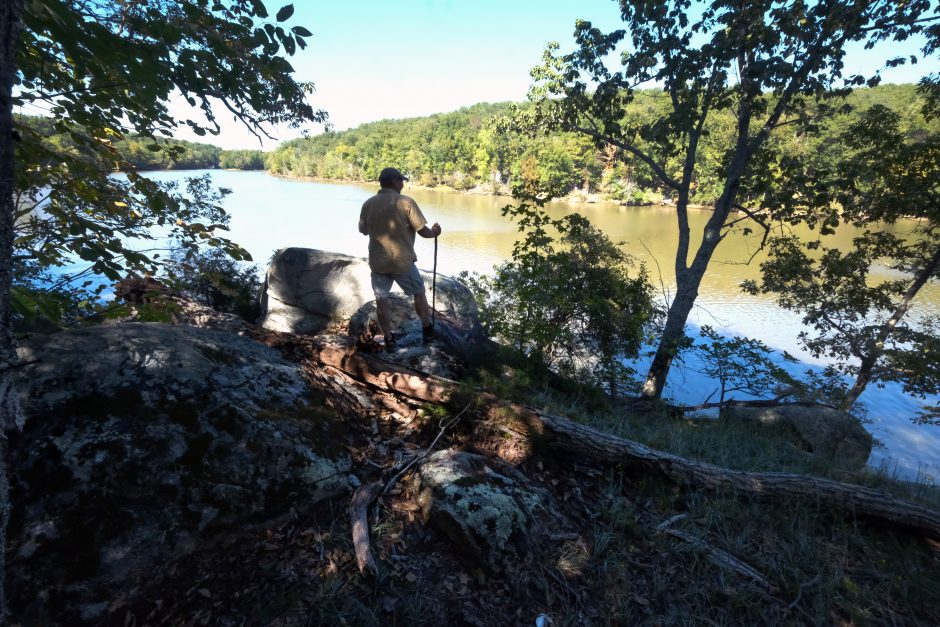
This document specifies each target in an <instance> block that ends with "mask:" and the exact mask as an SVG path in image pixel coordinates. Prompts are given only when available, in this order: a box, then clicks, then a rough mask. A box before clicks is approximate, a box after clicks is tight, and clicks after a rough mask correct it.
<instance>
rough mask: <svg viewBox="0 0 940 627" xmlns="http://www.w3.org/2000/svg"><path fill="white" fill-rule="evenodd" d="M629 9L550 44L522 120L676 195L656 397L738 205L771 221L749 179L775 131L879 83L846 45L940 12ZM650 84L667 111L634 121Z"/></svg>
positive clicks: (922, 24) (633, 1)
mask: <svg viewBox="0 0 940 627" xmlns="http://www.w3.org/2000/svg"><path fill="white" fill-rule="evenodd" d="M620 9H621V17H622V18H623V21H624V28H623V29H621V30H616V31H614V32H611V33H604V32H602V31H601V30H599V29H598V28H596V27H594V26H593V25H592V24H591V23H590V22H588V21H579V22H577V24H576V26H575V39H576V43H577V47H576V49H575V50H574V51H573V52H570V53H567V54H562V53H560V47H559V46H558V45H557V44H553V45H551V46H549V48H548V50H547V51H546V53H545V56H544V62H543V64H542V65H541V66H539V67H537V68H535V69H534V70H533V77H534V78H535V80H536V83H535V85H534V87H533V89H532V91H531V98H532V100H533V101H534V102H535V106H534V107H532V108H530V109H528V110H522V111H520V114H519V115H518V116H517V117H518V120H519V125H520V126H521V127H523V128H528V129H532V130H538V129H543V130H544V129H548V130H564V131H574V132H577V133H580V134H582V135H585V136H587V137H589V138H591V139H592V140H594V141H595V142H596V143H597V144H598V145H599V146H613V147H616V148H619V149H621V150H623V151H624V152H625V153H628V154H629V155H631V156H632V158H634V159H635V160H637V161H639V162H641V163H644V164H646V166H648V167H649V168H650V169H651V170H652V171H653V173H654V174H655V175H656V177H657V178H658V179H659V180H660V181H661V182H662V184H663V185H665V186H666V187H668V188H670V189H671V190H673V191H674V194H675V198H676V228H677V230H678V233H679V240H678V241H679V243H678V246H677V249H676V256H675V268H674V269H675V277H676V292H675V295H674V297H673V299H672V302H671V303H670V305H669V312H668V315H667V318H666V323H665V328H664V332H663V335H662V337H661V339H660V342H659V346H658V348H657V350H656V354H655V356H654V359H653V362H652V365H651V366H650V370H649V372H648V374H647V380H646V385H645V387H644V396H647V397H650V398H658V397H659V396H660V395H661V394H662V391H663V387H664V385H665V383H666V378H667V376H668V373H669V369H670V366H671V364H672V360H673V358H674V357H675V355H676V352H677V351H678V350H679V348H680V347H681V345H682V339H683V336H684V331H685V323H686V320H687V319H688V315H689V313H690V312H691V310H692V307H693V305H694V303H695V299H696V297H697V295H698V287H699V284H700V283H701V279H702V277H703V276H704V274H705V272H706V271H707V268H708V265H709V262H710V260H711V258H712V255H713V253H714V251H715V249H716V248H717V246H718V245H719V243H720V242H721V240H722V239H723V238H724V237H726V236H727V234H728V233H729V232H730V230H731V229H732V228H734V226H735V225H736V224H738V220H737V218H736V217H733V216H732V212H733V211H735V210H739V211H742V212H744V213H745V214H746V215H748V216H750V217H751V218H752V219H753V220H754V221H755V222H756V223H757V224H764V223H765V222H764V220H763V219H762V218H761V217H760V216H759V215H758V214H759V210H760V209H761V208H762V206H763V203H762V199H761V192H762V191H763V188H762V187H761V186H759V185H757V186H752V184H751V181H752V180H753V179H754V178H755V177H754V174H755V172H761V171H762V169H761V161H762V153H763V151H764V150H765V149H766V146H767V143H768V139H769V138H770V137H771V135H772V133H773V132H774V130H775V129H778V128H780V127H782V126H791V127H793V128H795V129H800V128H806V127H807V125H809V124H810V123H811V120H809V119H808V118H807V112H808V109H807V106H806V103H807V102H813V103H815V104H816V105H817V106H827V105H828V104H829V103H831V102H832V101H833V98H838V97H842V96H844V95H845V93H846V90H847V89H848V88H850V87H852V86H857V85H863V84H872V85H873V84H877V83H878V81H879V78H878V75H877V69H875V70H874V71H873V73H872V75H870V76H846V75H845V74H844V59H845V54H846V47H847V46H848V45H849V44H850V43H853V42H863V43H864V44H865V45H871V44H874V43H876V42H878V41H883V40H905V39H907V38H909V37H910V36H911V35H912V34H915V33H918V32H921V31H923V30H924V29H925V28H929V27H932V26H934V25H935V24H936V23H937V21H938V20H940V15H938V12H937V7H936V6H934V4H933V3H931V2H929V1H927V0H921V1H917V2H905V3H900V4H899V3H895V2H890V1H887V0H886V1H883V2H882V1H876V2H836V1H834V0H833V1H822V2H816V3H808V2H803V1H799V0H798V1H792V2H781V1H775V0H765V1H761V2H743V3H742V2H733V1H727V0H713V1H712V2H709V3H695V4H694V6H693V3H692V2H691V1H690V0H672V1H669V2H660V1H652V0H621V2H620ZM905 61H907V59H893V60H887V63H888V64H895V65H896V64H900V63H904V62H905ZM654 84H658V85H661V86H662V90H663V91H664V92H665V93H666V94H667V95H668V106H667V107H666V108H665V109H664V110H662V111H660V112H658V113H657V114H656V115H654V116H652V117H651V118H649V119H641V120H634V119H631V118H630V117H628V115H627V113H628V106H629V105H630V104H631V103H633V102H634V101H635V100H636V99H637V98H638V96H639V95H640V94H641V92H640V91H639V88H640V87H643V86H651V85H654ZM720 112H730V113H731V121H732V125H731V128H730V133H729V136H728V139H729V141H727V142H726V143H725V144H724V145H723V149H722V150H720V151H718V152H717V154H715V155H714V158H713V159H711V160H709V161H705V160H703V159H702V158H701V156H702V155H701V151H702V149H703V147H704V146H706V145H707V142H708V139H709V136H710V125H711V124H712V123H713V122H714V121H715V120H716V115H717V114H718V113H720ZM703 169H706V170H711V171H713V172H714V173H715V174H716V175H717V176H716V180H715V183H716V187H715V189H716V191H717V198H716V200H715V204H714V212H713V214H712V216H711V218H710V219H709V220H708V222H707V223H706V225H705V227H704V229H703V233H702V238H701V244H700V245H699V246H698V248H693V246H692V242H693V240H692V238H691V233H690V227H689V220H688V213H687V208H688V206H689V204H690V201H691V199H692V195H693V190H694V189H695V186H696V181H697V178H698V173H699V172H701V171H702V170H703ZM758 178H759V177H758Z"/></svg>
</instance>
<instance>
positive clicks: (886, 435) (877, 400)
mask: <svg viewBox="0 0 940 627" xmlns="http://www.w3.org/2000/svg"><path fill="white" fill-rule="evenodd" d="M209 172H211V174H212V177H213V179H214V181H215V183H216V184H217V185H219V186H221V187H227V188H229V189H231V190H232V194H231V195H230V196H228V197H227V199H226V201H225V208H226V210H227V211H228V212H229V213H230V214H231V232H230V237H231V238H232V239H233V240H235V241H236V242H238V243H239V244H241V245H242V246H244V247H245V248H246V249H247V250H248V251H249V252H250V253H251V255H252V257H253V258H254V260H255V262H256V263H258V264H259V265H261V266H262V267H264V266H266V265H267V262H268V260H269V259H270V258H271V255H272V254H273V253H274V252H275V251H276V250H278V249H280V248H285V247H288V246H301V247H307V248H318V249H322V250H329V251H335V252H340V253H346V254H351V255H359V256H365V255H366V253H367V251H366V247H367V240H366V238H365V237H364V236H362V235H360V234H359V232H358V230H357V228H356V225H357V221H358V217H359V209H360V207H361V206H362V203H363V201H364V200H365V199H366V198H368V197H369V196H371V195H372V194H373V193H375V191H376V187H374V186H362V185H349V184H333V183H320V182H309V181H298V180H290V179H284V178H278V177H273V176H270V175H268V174H266V173H264V172H229V171H217V170H216V171H209ZM203 173H204V172H203V171H192V172H154V173H150V174H148V176H152V177H153V178H154V179H158V180H180V179H182V178H184V177H187V176H194V175H199V174H203ZM405 193H406V194H408V195H410V196H412V197H414V198H415V200H416V201H417V202H418V204H419V205H420V206H421V209H422V211H423V212H424V214H425V216H426V217H427V218H428V220H429V221H431V222H439V223H440V224H441V226H442V227H443V230H444V232H443V235H442V236H441V237H440V238H439V250H438V255H437V270H438V272H439V273H441V274H445V275H455V274H458V273H459V272H461V271H463V270H470V271H476V272H480V273H486V272H489V271H491V270H492V268H493V266H494V264H497V263H499V262H501V261H504V260H505V259H507V258H508V257H509V256H510V254H511V251H512V245H513V242H514V241H515V240H516V238H517V235H518V231H517V229H516V227H515V225H514V224H513V223H511V222H510V221H509V220H508V219H507V218H504V217H502V216H501V214H500V209H501V208H502V207H503V206H504V205H506V204H507V203H508V202H509V200H508V199H506V198H497V197H492V196H474V195H466V194H458V193H453V192H443V191H431V190H420V189H409V188H406V189H405ZM549 211H550V213H552V214H553V215H554V216H555V217H558V216H561V215H564V214H565V213H567V212H571V211H578V212H580V213H583V214H584V215H585V216H586V217H588V218H589V219H590V220H591V221H592V222H593V223H594V224H595V225H596V226H598V227H599V228H600V229H602V230H603V231H604V232H605V233H606V234H607V235H608V236H609V237H610V238H611V239H613V240H614V241H623V242H624V247H625V249H626V250H627V251H628V252H629V253H630V254H631V255H633V256H635V257H636V258H637V260H638V261H639V262H642V263H645V264H646V265H647V267H648V269H649V271H650V275H651V278H652V279H653V282H654V283H655V284H656V285H657V286H660V287H659V288H658V291H659V292H660V293H661V295H662V296H663V297H665V298H668V297H669V296H670V293H671V292H670V290H671V289H672V285H673V284H674V281H673V276H674V273H673V270H672V268H673V265H674V262H673V258H674V254H675V248H676V242H677V232H676V219H675V212H674V210H673V209H671V208H669V207H621V206H618V205H614V204H580V205H577V204H576V205H572V204H564V203H556V204H553V205H551V206H550V207H549ZM709 215H710V214H709V212H707V211H705V210H702V211H692V213H691V216H690V220H691V223H692V224H691V225H692V233H693V238H694V237H695V234H696V233H698V234H700V233H701V228H702V226H703V225H704V223H705V221H706V220H707V219H708V216H709ZM912 226H913V225H912V224H899V225H896V226H895V227H892V228H895V229H898V230H900V231H903V230H909V229H910V228H912ZM801 234H802V235H804V236H805V237H814V236H815V235H814V234H812V233H810V232H809V231H805V232H803V233H801ZM853 235H854V233H853V232H852V230H851V229H841V230H840V232H839V233H838V234H837V235H836V236H834V237H832V238H830V239H828V240H827V241H826V245H827V246H830V247H831V246H834V245H838V246H841V247H843V248H845V247H848V246H849V245H850V243H851V238H852V236H853ZM758 244H759V239H758V238H757V237H756V236H751V237H744V236H743V235H742V236H737V237H734V236H732V237H729V238H727V239H726V240H725V241H724V242H722V243H721V245H720V246H719V247H718V250H717V252H716V253H715V256H714V258H713V262H712V264H711V266H710V267H709V271H708V274H707V275H706V277H705V278H704V280H703V282H702V285H701V289H700V292H699V293H700V295H699V298H698V300H697V306H696V308H695V310H694V311H693V313H692V316H691V318H690V323H691V324H692V325H693V326H696V327H697V326H698V325H702V324H708V325H711V326H712V327H714V328H716V329H717V330H719V331H720V332H722V333H724V334H727V335H746V336H748V337H753V338H757V339H760V340H762V341H763V342H765V343H766V344H768V345H770V346H771V347H773V348H775V349H778V350H786V351H788V352H790V353H792V354H794V355H797V356H800V357H801V359H802V360H803V361H804V364H802V365H800V366H799V368H797V369H796V370H802V369H805V368H807V367H816V368H819V367H821V366H823V365H825V362H824V361H822V360H816V359H813V358H812V357H811V356H809V355H807V354H805V353H803V352H802V351H801V350H800V348H799V346H798V344H797V334H798V333H799V332H800V331H801V330H802V328H803V327H802V325H801V323H800V317H799V316H798V315H797V314H794V313H792V312H788V311H785V310H782V309H781V308H779V307H778V306H776V305H775V304H774V302H773V300H772V299H771V298H768V297H753V296H749V295H747V294H744V293H742V292H741V290H740V287H739V286H740V283H741V281H743V280H745V279H757V278H758V263H759V261H760V260H761V257H757V258H756V259H755V260H754V261H752V262H751V263H750V264H749V265H748V264H746V263H745V262H747V260H748V259H749V258H750V257H751V255H752V253H753V252H754V250H755V249H756V248H757V246H758ZM415 248H416V251H417V255H418V266H419V267H421V268H423V269H428V270H430V269H431V267H432V265H433V263H434V242H433V240H425V239H422V238H420V237H419V238H418V241H417V243H416V246H415ZM885 272H888V270H885ZM938 312H940V286H937V285H936V284H933V285H929V286H927V287H926V288H924V290H923V292H922V293H921V294H920V296H919V297H918V302H917V303H916V306H915V308H914V310H913V312H912V315H915V316H916V315H923V314H932V315H935V314H937V313H938ZM690 332H691V333H693V334H694V333H695V330H694V329H692V331H690ZM638 366H639V367H638V369H639V370H640V371H641V372H642V371H643V370H642V366H643V364H639V365H638ZM788 367H789V368H790V369H793V367H792V366H788ZM713 389H714V384H713V383H712V382H710V381H708V380H706V379H705V378H704V377H702V376H701V375H698V374H697V373H695V372H694V371H693V370H692V369H691V368H683V367H678V368H674V369H673V371H672V373H671V375H670V379H669V383H668V385H667V387H666V396H667V397H669V398H671V399H672V400H674V401H676V402H678V403H683V404H693V403H699V402H702V401H703V400H704V399H705V397H707V396H708V395H709V394H710V393H711V391H712V390H713ZM861 400H862V401H863V402H864V404H865V407H866V409H867V411H868V417H869V419H870V420H871V423H870V424H869V425H868V428H869V430H870V431H871V432H872V434H873V435H874V436H875V438H876V439H878V440H879V441H880V442H881V443H882V444H883V446H881V447H877V448H876V449H875V451H874V452H873V454H872V458H871V460H870V462H869V463H870V464H872V465H874V466H880V465H885V466H887V467H888V468H889V469H890V470H892V471H894V472H896V473H898V474H899V475H901V476H903V477H906V478H914V477H916V476H918V475H920V476H921V478H924V477H926V478H927V479H928V480H932V478H934V477H936V476H938V475H940V427H933V426H921V425H914V424H913V423H912V422H911V418H912V417H913V416H914V415H915V414H916V413H917V411H918V409H919V407H920V403H921V402H922V401H921V400H920V399H915V398H911V397H909V396H907V395H904V394H903V393H902V392H901V390H900V387H899V386H897V385H888V386H886V387H885V388H875V387H874V386H872V387H870V388H869V389H868V390H866V392H865V393H864V394H863V396H862V399H861ZM928 400H929V401H932V402H934V403H936V402H937V401H938V399H936V398H934V399H928Z"/></svg>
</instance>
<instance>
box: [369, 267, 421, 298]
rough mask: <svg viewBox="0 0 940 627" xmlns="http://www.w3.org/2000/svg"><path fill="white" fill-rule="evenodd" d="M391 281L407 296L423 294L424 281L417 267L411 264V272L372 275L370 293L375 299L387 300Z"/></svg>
mask: <svg viewBox="0 0 940 627" xmlns="http://www.w3.org/2000/svg"><path fill="white" fill-rule="evenodd" d="M392 281H394V282H395V283H398V287H400V288H401V291H403V292H404V293H405V294H407V295H408V296H417V295H418V294H424V279H422V278H421V273H420V272H418V266H416V265H414V264H411V270H409V271H408V272H403V273H402V274H379V273H378V272H373V273H372V291H373V292H375V297H376V298H388V293H389V292H390V291H391V290H392Z"/></svg>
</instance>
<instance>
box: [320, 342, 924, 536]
mask: <svg viewBox="0 0 940 627" xmlns="http://www.w3.org/2000/svg"><path fill="white" fill-rule="evenodd" d="M311 350H312V352H313V353H314V354H313V357H314V359H316V360H317V361H319V362H320V363H323V364H326V365H330V366H333V367H335V368H338V369H340V370H342V371H343V372H345V373H347V374H349V375H350V376H352V377H354V378H356V379H358V380H360V381H363V382H365V383H368V384H369V385H372V386H375V387H376V388H378V389H380V390H384V391H388V392H394V393H397V394H403V395H405V396H409V397H411V398H414V399H417V400H421V401H425V402H431V403H444V402H447V401H448V400H449V399H450V398H451V396H452V395H453V394H454V392H455V391H457V389H458V385H457V383H456V382H454V381H449V380H447V379H443V378H440V377H435V376H433V375H428V374H424V373H421V372H419V371H417V370H414V369H411V368H408V367H406V366H403V365H401V364H396V363H394V362H391V361H387V360H385V359H383V358H381V357H379V356H377V355H367V354H362V353H357V352H356V350H355V347H354V346H352V345H348V344H345V343H344V342H343V341H342V340H339V339H336V338H334V339H324V340H321V339H319V338H317V339H316V340H315V341H314V342H312V347H311ZM477 401H478V403H477V406H478V407H482V408H483V410H484V411H486V412H487V413H488V414H490V415H496V414H497V413H498V412H506V411H508V412H510V413H511V414H512V415H513V416H514V420H512V421H509V422H508V424H507V425H506V428H507V429H509V430H512V431H513V432H515V433H517V434H518V435H519V436H520V437H525V438H529V439H533V440H537V441H538V442H539V443H540V444H543V445H546V446H548V447H550V448H551V449H553V450H557V451H562V452H565V453H568V454H572V455H574V456H576V457H580V458H586V459H592V460H595V461H599V462H603V463H607V464H619V465H624V466H628V467H632V468H636V469H639V470H643V471H645V472H654V473H656V474H659V475H660V476H662V477H664V478H666V479H668V480H669V481H672V482H674V483H676V484H678V485H681V486H684V487H688V488H693V489H707V490H724V491H732V492H735V493H737V494H740V495H742V496H749V497H752V498H756V499H759V500H764V501H767V500H774V499H778V498H792V499H801V500H804V501H810V502H813V503H818V504H819V505H821V506H824V507H832V508H838V509H842V510H845V511H848V512H852V513H854V514H857V515H861V516H867V517H871V518H875V519H879V520H884V521H888V522H891V523H894V524H897V525H899V526H902V527H906V528H908V529H912V530H915V531H917V532H920V533H924V534H926V535H928V536H931V537H934V538H940V512H937V511H935V510H932V509H929V508H927V507H923V506H921V505H917V504H915V503H911V502H910V501H906V500H904V499H899V498H896V497H893V496H891V495H889V494H887V493H885V492H881V491H879V490H875V489H872V488H866V487H864V486H859V485H854V484H850V483H843V482H839V481H832V480H829V479H822V478H817V477H811V476H807V475H799V474H794V473H785V472H747V471H742V470H732V469H729V468H723V467H721V466H716V465H714V464H708V463H705V462H699V461H695V460H691V459H686V458H684V457H679V456H677V455H672V454H670V453H666V452H663V451H658V450H656V449H653V448H650V447H648V446H645V445H643V444H640V443H639V442H635V441H633V440H628V439H626V438H621V437H618V436H615V435H612V434H610V433H604V432H602V431H598V430H597V429H593V428H591V427H588V426H585V425H583V424H579V423H577V422H574V421H572V420H569V419H567V418H564V417H562V416H553V415H551V414H546V413H542V412H539V411H538V410H536V409H533V408H531V407H526V406H524V405H520V404H517V403H503V402H500V401H499V399H497V398H496V397H495V396H493V395H492V394H488V393H479V394H478V395H477Z"/></svg>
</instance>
